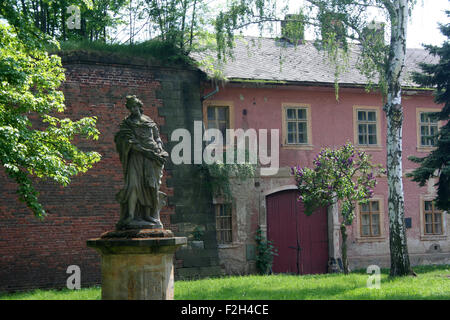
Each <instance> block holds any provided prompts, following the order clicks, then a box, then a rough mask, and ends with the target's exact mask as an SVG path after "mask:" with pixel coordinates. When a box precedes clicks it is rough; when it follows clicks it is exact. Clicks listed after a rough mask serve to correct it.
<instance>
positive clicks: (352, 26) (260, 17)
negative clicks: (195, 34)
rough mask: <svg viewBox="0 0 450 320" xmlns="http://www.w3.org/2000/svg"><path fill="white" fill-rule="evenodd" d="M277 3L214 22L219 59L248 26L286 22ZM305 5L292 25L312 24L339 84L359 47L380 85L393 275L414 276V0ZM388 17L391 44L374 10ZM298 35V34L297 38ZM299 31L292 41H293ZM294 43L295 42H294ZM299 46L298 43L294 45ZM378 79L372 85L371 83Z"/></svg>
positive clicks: (233, 9)
mask: <svg viewBox="0 0 450 320" xmlns="http://www.w3.org/2000/svg"><path fill="white" fill-rule="evenodd" d="M274 2H275V1H270V0H268V1H263V0H240V1H232V3H231V5H230V7H229V8H228V10H227V11H224V12H221V13H220V14H219V15H218V18H217V20H216V31H217V42H218V48H219V50H222V52H219V56H224V54H226V53H229V52H230V50H229V47H230V44H231V43H232V41H231V39H232V38H233V36H234V31H235V30H238V29H240V28H242V27H245V26H247V25H248V24H249V23H259V24H262V23H267V22H269V23H273V22H277V21H283V18H281V17H277V13H276V12H275V10H273V3H274ZM305 2H306V3H307V5H306V6H305V7H304V8H303V10H302V11H301V14H299V15H298V16H300V17H301V19H297V20H295V19H294V20H293V21H292V22H295V23H296V24H297V25H298V24H301V25H310V26H313V27H314V28H315V30H317V34H318V38H319V41H318V42H317V43H318V47H319V48H320V49H322V50H325V51H326V52H327V53H328V56H329V58H330V60H331V62H333V63H334V65H335V67H336V85H337V84H338V79H339V74H340V73H341V72H342V70H343V69H344V65H345V61H346V59H345V58H346V57H348V54H349V48H350V47H352V46H355V45H357V46H359V49H360V59H359V62H358V65H357V67H358V68H359V70H360V71H361V72H362V73H363V74H364V75H365V76H366V77H367V79H368V87H370V88H373V87H374V85H377V89H378V90H379V91H380V93H381V95H382V97H383V104H384V107H383V110H384V111H385V114H386V119H387V179H388V186H389V191H388V193H389V196H388V211H389V245H390V256H391V268H390V274H391V275H392V276H402V275H408V274H410V273H411V267H410V260H409V255H408V247H407V239H406V229H405V221H404V192H403V181H402V175H403V168H402V124H403V107H402V87H401V83H400V77H401V76H402V73H403V69H404V65H405V56H406V36H407V26H408V20H409V17H410V12H411V10H412V8H413V6H414V4H415V2H416V1H415V0H305ZM374 10H375V11H378V12H379V13H381V14H384V16H385V17H386V21H385V24H386V27H387V29H388V30H390V40H389V41H388V43H387V44H386V43H385V40H384V35H383V34H382V33H380V32H378V30H377V29H376V28H374V27H373V24H374V21H373V19H370V14H371V13H372V12H373V11H374ZM297 35H298V33H297ZM295 36H296V34H295V32H294V34H293V37H294V39H295ZM291 38H292V37H291ZM294 43H295V41H294ZM375 78H376V79H377V80H378V81H377V80H375V81H373V79H375Z"/></svg>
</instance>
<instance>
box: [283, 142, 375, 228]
mask: <svg viewBox="0 0 450 320" xmlns="http://www.w3.org/2000/svg"><path fill="white" fill-rule="evenodd" d="M370 159H371V155H369V154H367V153H365V152H364V151H357V150H355V147H354V146H353V145H352V144H351V143H347V144H346V145H344V146H342V147H341V148H339V149H335V150H333V149H329V148H325V149H322V150H321V152H320V153H319V154H318V155H317V156H316V157H315V159H314V161H313V163H314V168H313V169H310V168H307V167H304V168H301V167H300V166H296V167H292V174H293V175H294V177H295V180H296V182H297V187H298V190H299V193H300V197H299V200H301V201H303V203H304V205H305V209H306V214H312V213H313V212H314V211H315V210H316V209H317V208H319V207H324V206H328V205H331V204H332V203H335V202H336V201H341V207H342V208H341V209H342V210H341V213H342V216H343V218H344V223H345V224H346V225H350V224H351V223H352V222H353V218H354V210H353V209H354V206H355V203H364V202H367V201H368V199H370V198H371V197H372V195H373V188H374V187H375V185H376V179H375V177H376V176H377V175H379V174H381V173H383V172H384V170H382V169H381V168H380V166H379V165H374V164H372V163H371V161H370Z"/></svg>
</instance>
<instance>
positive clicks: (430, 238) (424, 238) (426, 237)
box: [420, 234, 447, 241]
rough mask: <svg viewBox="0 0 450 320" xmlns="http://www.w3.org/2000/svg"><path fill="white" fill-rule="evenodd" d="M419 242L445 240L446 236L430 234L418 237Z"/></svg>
mask: <svg viewBox="0 0 450 320" xmlns="http://www.w3.org/2000/svg"><path fill="white" fill-rule="evenodd" d="M420 240H421V241H439V240H447V236H446V235H442V234H441V235H439V234H436V235H435V234H430V235H423V234H422V235H420Z"/></svg>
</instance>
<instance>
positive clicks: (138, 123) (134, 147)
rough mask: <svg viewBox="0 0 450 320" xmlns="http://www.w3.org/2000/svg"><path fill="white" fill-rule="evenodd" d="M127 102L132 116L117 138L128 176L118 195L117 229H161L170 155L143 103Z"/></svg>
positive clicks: (136, 100) (115, 138)
mask: <svg viewBox="0 0 450 320" xmlns="http://www.w3.org/2000/svg"><path fill="white" fill-rule="evenodd" d="M126 99H127V101H126V107H127V109H128V110H129V111H130V115H129V116H128V117H127V118H125V119H124V120H123V121H122V123H121V124H120V130H119V132H117V133H116V135H115V137H114V142H115V143H116V149H117V151H118V153H119V157H120V162H121V163H122V168H123V173H124V177H125V185H124V188H123V189H122V190H120V191H119V193H118V194H117V195H116V199H117V201H118V202H119V203H120V219H119V222H118V223H117V225H116V229H117V230H124V229H153V228H162V227H163V226H162V223H161V220H160V215H159V211H160V210H161V207H162V206H163V205H164V201H165V196H166V195H165V194H164V193H162V192H160V191H159V187H160V185H161V179H162V176H163V168H164V163H165V161H166V159H167V157H168V153H167V152H166V151H164V149H163V144H162V141H161V138H160V136H159V130H158V126H157V125H156V123H155V122H154V121H153V120H152V119H150V118H149V117H147V116H146V115H144V114H143V110H142V106H143V103H142V102H141V101H140V100H139V99H138V98H137V97H136V96H127V97H126Z"/></svg>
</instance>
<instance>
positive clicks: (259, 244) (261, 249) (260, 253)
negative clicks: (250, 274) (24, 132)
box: [255, 228, 278, 274]
mask: <svg viewBox="0 0 450 320" xmlns="http://www.w3.org/2000/svg"><path fill="white" fill-rule="evenodd" d="M255 240H256V268H257V269H258V270H259V272H260V273H261V274H269V273H270V272H271V270H272V264H273V257H274V256H276V255H278V253H277V251H278V250H277V249H276V248H275V247H274V246H273V243H272V241H270V240H267V239H266V238H265V237H264V235H263V233H262V230H261V228H258V229H257V230H256V236H255Z"/></svg>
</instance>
